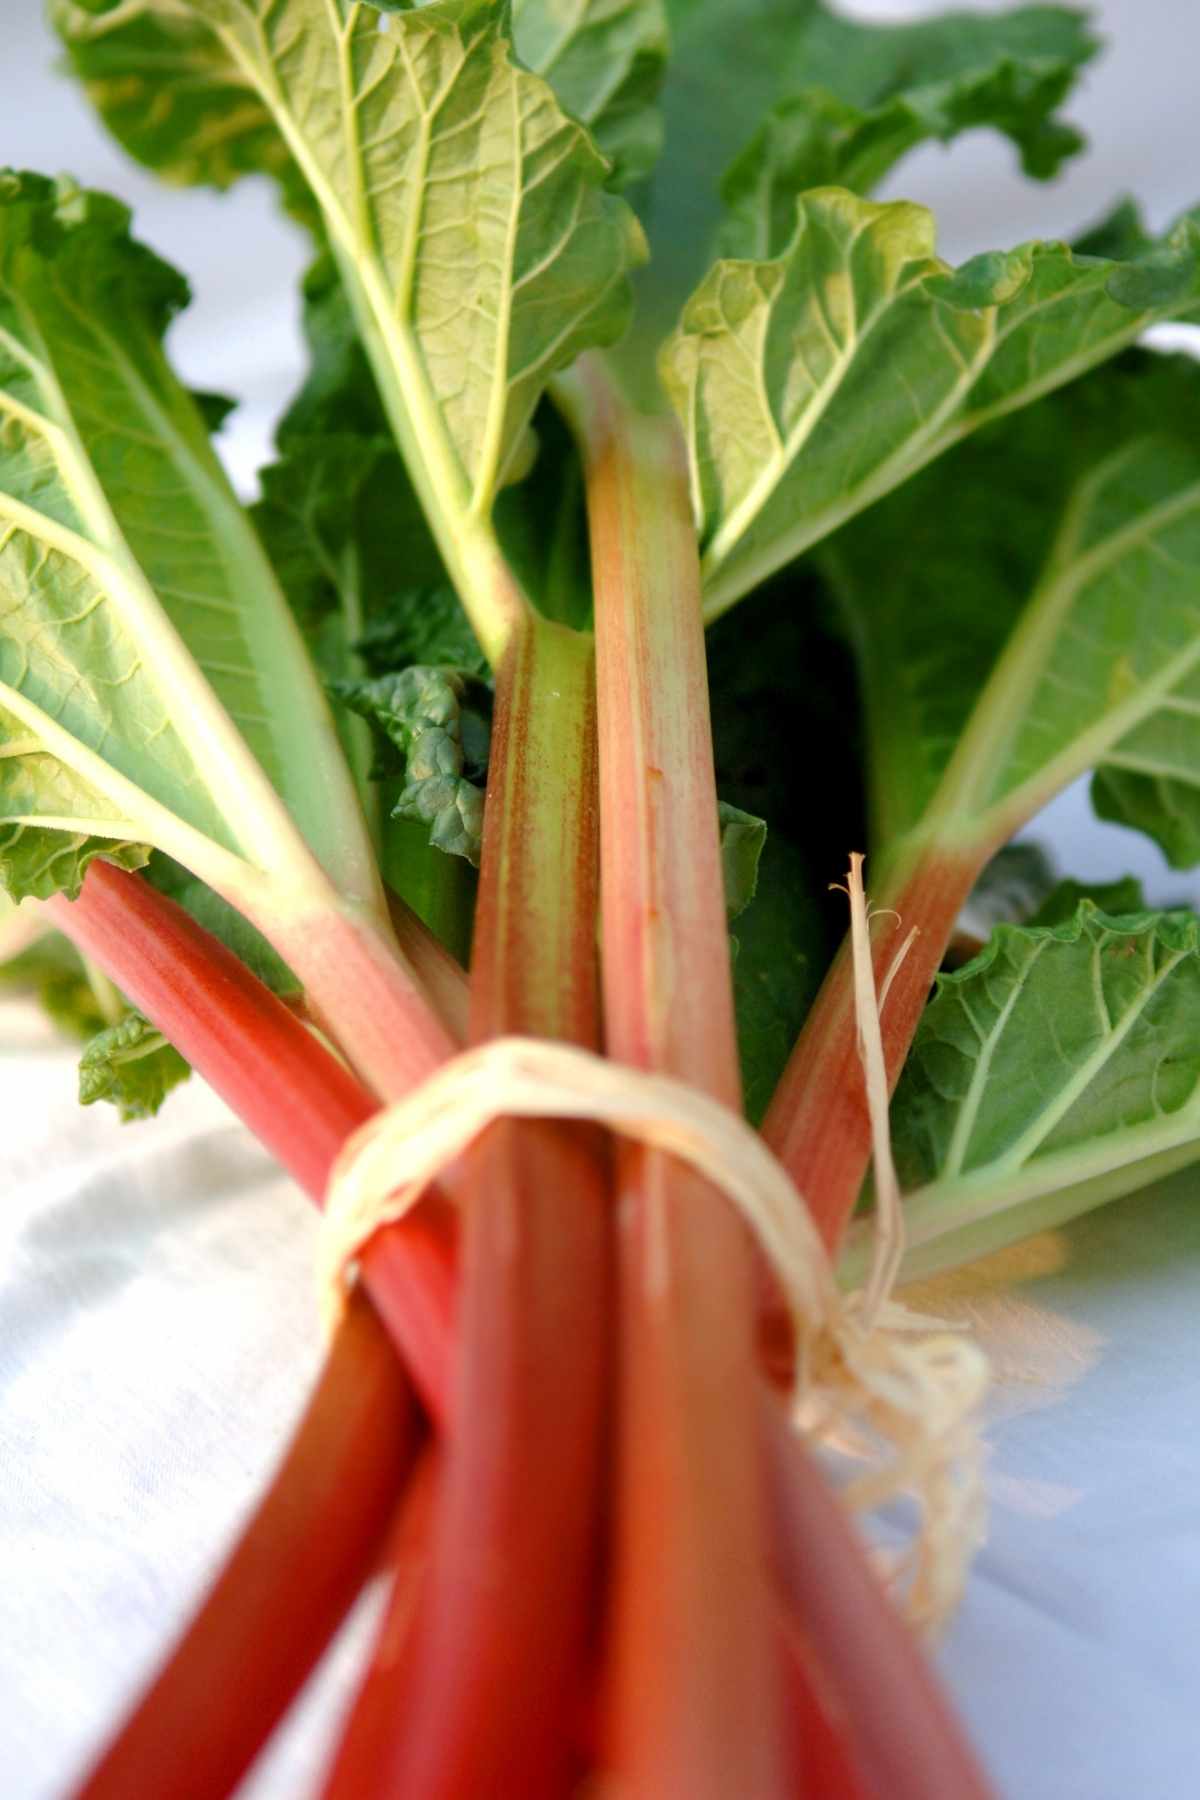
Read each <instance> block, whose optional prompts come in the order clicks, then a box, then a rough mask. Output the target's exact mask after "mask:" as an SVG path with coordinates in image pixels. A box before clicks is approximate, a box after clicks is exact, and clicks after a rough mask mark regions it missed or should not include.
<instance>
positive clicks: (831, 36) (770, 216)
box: [717, 7, 1098, 257]
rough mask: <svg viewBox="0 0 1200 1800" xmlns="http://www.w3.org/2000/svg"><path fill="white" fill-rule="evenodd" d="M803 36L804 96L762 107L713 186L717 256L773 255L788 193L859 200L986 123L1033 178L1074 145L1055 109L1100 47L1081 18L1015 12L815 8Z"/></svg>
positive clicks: (785, 226) (787, 220) (1055, 166)
mask: <svg viewBox="0 0 1200 1800" xmlns="http://www.w3.org/2000/svg"><path fill="white" fill-rule="evenodd" d="M803 39H804V53H803V72H802V82H803V91H802V92H797V93H795V94H791V95H789V96H788V98H786V99H784V100H782V101H781V102H780V103H779V104H778V105H777V106H775V107H773V108H772V110H771V111H770V112H769V113H768V114H767V117H766V119H765V120H764V122H763V124H762V126H761V127H760V129H759V131H758V132H757V133H756V135H755V136H754V137H753V138H752V139H751V141H750V143H749V144H748V145H747V146H746V148H745V149H744V150H743V151H742V153H741V154H740V155H739V156H738V157H737V158H736V159H735V161H734V162H733V163H732V164H731V165H730V168H729V170H728V173H727V174H726V177H725V180H724V182H723V184H722V189H721V197H722V199H723V201H724V204H725V214H724V217H723V219H722V222H721V226H720V230H719V233H718V240H717V241H718V247H719V249H720V251H721V253H722V254H723V255H725V256H754V257H767V256H775V255H778V254H779V253H780V251H782V250H783V249H784V248H785V247H786V245H787V242H788V240H789V239H790V237H791V235H792V230H793V228H794V224H795V201H796V195H797V194H799V193H801V192H803V190H804V189H805V188H812V187H832V186H837V187H845V188H851V189H853V190H854V192H855V193H859V194H867V193H869V192H870V191H871V189H872V188H874V187H875V186H876V185H877V184H878V183H879V182H880V181H881V180H882V179H883V177H884V176H885V175H886V174H887V173H888V172H889V171H890V170H891V169H892V168H893V167H894V166H895V164H896V163H897V162H899V161H900V159H901V158H902V157H903V156H904V155H906V154H907V152H908V151H909V150H912V149H914V148H915V147H916V146H917V145H918V144H921V143H927V142H929V141H930V140H931V139H932V140H937V141H938V142H941V143H948V142H949V141H950V140H951V139H952V138H955V137H957V136H958V135H959V134H960V133H961V132H964V131H971V130H974V129H977V128H978V127H981V126H990V127H992V128H994V129H995V130H997V131H1000V132H1003V133H1004V134H1005V135H1006V136H1007V137H1009V138H1010V139H1011V140H1012V142H1013V144H1014V146H1015V147H1016V149H1017V150H1018V151H1019V153H1020V157H1021V164H1022V167H1023V168H1024V171H1025V173H1026V174H1027V175H1031V176H1033V177H1035V178H1037V179H1039V180H1047V179H1048V178H1049V177H1050V176H1052V175H1055V174H1057V172H1058V170H1059V168H1060V167H1061V165H1062V163H1063V162H1064V161H1065V160H1066V158H1067V157H1070V156H1074V155H1075V154H1076V153H1077V152H1078V151H1079V150H1080V149H1082V147H1083V139H1082V138H1081V136H1080V135H1079V133H1078V132H1077V131H1076V130H1075V129H1074V128H1073V127H1072V126H1070V125H1067V124H1064V123H1063V122H1062V121H1061V120H1059V119H1058V118H1056V117H1055V116H1054V115H1055V111H1056V109H1057V107H1058V106H1059V105H1060V104H1061V102H1062V101H1063V99H1064V98H1065V97H1066V95H1067V94H1068V92H1069V91H1070V89H1071V87H1072V86H1073V84H1074V82H1075V80H1076V78H1077V76H1078V74H1079V71H1080V70H1081V68H1082V67H1083V66H1084V65H1085V64H1086V63H1087V62H1088V61H1089V60H1090V58H1091V57H1092V56H1093V55H1094V54H1095V52H1096V50H1097V48H1098V44H1097V41H1096V39H1095V38H1094V37H1092V36H1091V35H1090V33H1089V31H1088V29H1087V22H1086V17H1085V15H1084V14H1083V13H1077V12H1074V11H1068V10H1067V9H1066V8H1050V7H1025V8H1022V9H1020V10H1018V11H1015V12H1004V13H999V14H996V15H995V16H993V17H990V18H972V17H969V16H964V15H962V14H957V15H956V14H950V15H948V16H945V17H943V18H940V19H932V20H928V21H922V22H921V23H920V24H913V25H900V26H895V25H890V26H889V25H866V24H860V23H857V22H853V21H851V20H846V19H836V18H833V17H832V16H830V15H829V14H827V13H824V12H823V11H818V12H817V13H816V14H815V16H813V17H812V18H811V19H810V22H809V24H808V26H807V28H806V29H805V30H804V31H803Z"/></svg>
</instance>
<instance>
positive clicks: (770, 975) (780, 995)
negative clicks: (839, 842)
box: [733, 831, 825, 1125]
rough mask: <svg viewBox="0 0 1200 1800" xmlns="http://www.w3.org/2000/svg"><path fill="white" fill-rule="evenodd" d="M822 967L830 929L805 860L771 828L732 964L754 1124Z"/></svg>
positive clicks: (739, 926) (745, 1087)
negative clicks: (826, 929)
mask: <svg viewBox="0 0 1200 1800" xmlns="http://www.w3.org/2000/svg"><path fill="white" fill-rule="evenodd" d="M824 967H825V935H824V928H823V924H822V920H821V914H820V909H819V908H818V907H816V906H814V905H813V903H812V899H811V897H810V892H809V881H808V872H807V867H806V863H805V859H804V857H803V856H801V854H800V852H799V851H798V850H797V849H796V848H795V847H794V846H793V845H792V844H790V843H788V841H787V839H786V838H783V837H780V836H779V834H778V833H777V832H775V831H770V832H768V833H767V834H766V843H765V845H764V847H763V853H762V860H761V862H760V864H759V867H758V871H757V882H756V888H755V894H754V898H753V900H752V901H751V903H750V904H749V905H748V906H747V907H746V910H745V911H744V912H743V913H742V914H741V916H740V917H739V919H738V922H737V955H736V956H735V958H734V964H733V997H734V1006H735V1009H736V1014H737V1034H738V1056H739V1060H740V1062H741V1067H742V1088H743V1098H744V1102H745V1108H746V1116H747V1118H748V1119H749V1120H750V1121H751V1123H752V1124H755V1125H757V1124H758V1123H759V1122H760V1120H761V1119H762V1116H763V1114H764V1113H765V1112H766V1110H767V1107H768V1105H769V1104H770V1100H771V1096H772V1094H773V1093H774V1092H775V1087H776V1084H777V1083H778V1081H779V1077H780V1076H781V1075H782V1073H783V1070H784V1067H785V1065H786V1063H787V1060H788V1057H789V1055H790V1054H791V1050H792V1046H793V1044H794V1043H795V1041H796V1034H797V1032H798V1031H799V1030H800V1027H801V1025H803V1023H804V1019H805V1015H806V1014H807V1012H808V1009H809V1007H810V1006H811V1004H812V1001H813V998H814V996H815V994H816V991H817V987H818V986H819V984H820V980H821V976H822V974H823V973H824Z"/></svg>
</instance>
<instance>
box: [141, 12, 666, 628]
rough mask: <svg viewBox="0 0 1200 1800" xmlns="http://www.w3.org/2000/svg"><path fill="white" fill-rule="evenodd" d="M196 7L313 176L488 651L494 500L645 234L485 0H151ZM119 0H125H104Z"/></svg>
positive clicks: (618, 310)
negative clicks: (395, 4) (554, 378)
mask: <svg viewBox="0 0 1200 1800" xmlns="http://www.w3.org/2000/svg"><path fill="white" fill-rule="evenodd" d="M164 4H165V5H166V10H167V11H168V12H169V13H170V14H171V15H172V16H174V15H182V16H185V17H187V18H188V19H191V20H195V21H199V22H201V23H203V24H206V25H207V26H209V27H210V28H211V30H212V31H213V32H214V33H215V34H216V36H217V37H218V38H219V40H220V41H221V43H222V45H223V46H224V49H225V52H226V54H227V56H228V57H229V59H230V60H231V62H232V63H233V64H234V65H236V67H237V69H238V70H239V72H240V75H241V78H242V79H243V80H244V81H245V82H246V83H247V84H248V86H249V87H250V88H251V89H252V90H253V91H254V93H255V94H256V95H257V96H258V97H259V99H260V100H261V102H262V103H263V104H264V105H265V106H266V107H267V108H268V109H269V111H270V112H271V114H272V116H273V118H274V119H275V121H276V124H277V127H278V129H279V131H280V133H281V135H282V136H283V137H284V138H285V139H286V141H287V143H288V145H289V147H290V150H291V153H292V155H293V157H294V159H295V161H296V163H297V166H298V167H299V168H300V170H301V172H302V173H303V175H304V178H305V180H306V181H307V182H308V183H309V185H310V187H311V188H312V191H313V193H314V195H315V196H316V198H317V200H318V202H319V204H320V207H321V211H322V215H323V219H324V224H325V228H326V231H327V233H328V237H329V241H330V244H331V247H332V248H333V251H334V254H335V256H336V258H337V260H338V264H339V267H340V269H341V272H342V277H343V280H344V281H345V284H346V288H347V292H348V293H349V295H350V297H351V300H352V303H353V307H354V312H355V316H356V319H357V320H358V324H359V327H360V329H361V331H362V332H363V335H364V339H365V342H366V344H367V348H368V351H369V354H370V357H371V361H372V366H373V367H374V370H375V373H376V376H377V378H378V380H379V383H380V389H381V392H382V394H383V398H384V402H385V405H386V407H387V411H388V416H389V419H390V421H391V424H392V428H393V430H394V431H395V433H396V435H397V437H398V440H399V443H400V446H401V449H402V451H403V453H404V458H405V462H406V464H407V466H408V468H409V471H410V474H411V476H412V479H413V481H414V484H415V486H416V487H417V490H418V492H419V493H420V496H421V500H422V505H423V506H424V509H425V512H426V514H427V516H428V517H429V519H430V522H431V524H432V526H433V529H434V533H435V536H436V538H437V541H438V544H439V548H440V550H441V554H442V556H443V559H444V560H445V563H446V566H447V568H448V570H449V571H450V573H451V575H452V577H453V579H454V581H455V585H456V586H457V587H458V589H459V591H460V593H461V594H462V596H463V599H464V602H465V603H467V604H468V606H469V607H470V609H471V610H472V612H473V616H474V618H475V622H476V627H477V629H478V630H479V633H480V636H481V639H484V640H485V642H486V647H487V648H488V650H489V654H498V653H499V649H500V646H501V643H502V641H503V639H504V637H505V635H506V631H507V627H508V624H509V623H510V622H511V612H510V606H511V601H510V599H508V598H505V597H504V596H502V595H500V593H499V589H498V586H497V581H498V575H497V562H498V553H497V550H496V546H495V542H494V538H493V536H492V534H491V532H490V529H489V528H488V526H487V518H488V514H489V512H490V508H491V505H492V502H493V500H494V499H495V496H496V494H497V492H498V491H499V490H500V488H501V486H502V485H503V482H504V480H505V479H506V474H507V472H508V470H509V468H510V466H511V465H512V463H513V460H514V458H515V457H516V456H517V455H518V453H519V451H520V449H521V446H522V442H523V440H524V437H525V433H526V430H527V428H528V425H529V421H530V418H531V417H532V414H533V410H534V407H535V405H536V403H537V400H538V398H539V396H540V394H541V392H542V390H543V389H544V387H545V385H546V382H547V381H548V380H549V378H550V376H551V375H552V374H553V373H554V371H555V370H556V369H559V368H562V367H564V366H565V365H566V364H567V363H569V362H571V361H572V360H573V358H574V357H575V356H576V355H577V354H578V353H579V352H580V351H581V350H583V349H585V348H587V347H588V346H591V345H596V344H604V343H609V342H611V341H612V340H613V339H614V338H616V337H618V336H619V335H620V333H621V332H622V331H623V329H624V327H625V324H626V321H627V319H628V315H629V308H630V293H629V283H628V271H629V269H630V268H631V267H632V266H633V265H634V264H635V263H636V262H637V261H638V260H639V259H640V258H641V256H642V254H643V247H642V241H641V236H640V232H639V229H638V226H637V222H636V220H635V219H634V217H633V214H632V213H631V212H630V211H629V209H628V208H627V207H626V206H624V204H623V202H621V201H619V200H617V199H615V198H614V197H613V196H611V195H609V194H606V193H605V192H604V182H605V179H606V176H607V173H608V165H607V163H606V161H605V159H604V158H603V156H601V155H600V153H599V152H598V151H597V149H596V148H595V145H594V144H593V143H592V141H591V139H590V138H589V136H588V134H587V132H586V131H585V130H584V128H583V127H582V126H580V125H579V124H577V123H576V122H575V121H574V120H572V119H571V118H569V117H568V116H567V115H566V114H565V113H564V112H563V110H562V108H561V107H560V106H559V104H558V102H557V101H556V100H555V98H554V94H553V91H552V89H551V88H550V87H548V86H547V85H546V83H545V82H543V81H542V80H541V79H540V78H539V77H537V76H535V75H533V74H530V73H528V72H527V71H525V70H523V69H522V68H520V67H519V66H518V65H517V64H515V63H514V62H513V60H512V58H511V56H510V54H509V46H508V44H507V43H506V41H505V38H504V35H503V31H504V27H505V23H506V19H507V13H508V9H507V8H506V7H502V6H496V5H495V4H493V3H492V0H436V4H432V5H427V6H422V7H420V8H418V9H416V10H414V11H407V10H406V11H403V12H395V13H392V14H391V15H390V16H389V18H388V20H387V26H388V29H387V30H386V31H381V30H380V28H379V26H380V20H379V15H378V13H377V12H376V11H375V10H374V9H373V8H371V7H369V6H361V5H351V4H349V0H281V3H279V0H272V3H270V4H267V3H266V0H164ZM114 16H119V15H114Z"/></svg>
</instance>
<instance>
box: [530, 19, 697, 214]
mask: <svg viewBox="0 0 1200 1800" xmlns="http://www.w3.org/2000/svg"><path fill="white" fill-rule="evenodd" d="M512 22H513V39H514V42H515V44H516V48H517V54H518V56H519V57H520V59H521V61H522V62H523V63H524V64H525V66H526V68H528V69H532V70H533V71H534V73H535V74H537V75H541V76H542V77H543V78H544V79H545V80H547V81H548V82H549V83H550V84H551V86H552V87H553V89H554V91H555V93H556V94H557V95H558V98H559V99H560V100H561V102H562V104H563V106H564V107H565V108H566V110H567V111H568V112H569V113H573V114H574V116H575V118H577V119H580V120H582V122H583V123H584V124H585V125H586V126H587V127H588V129H589V130H590V131H591V134H592V136H593V137H594V138H595V140H596V143H597V144H598V145H599V147H600V149H601V150H602V151H603V152H604V154H605V156H607V157H608V159H609V161H610V162H611V163H612V173H611V174H610V176H609V182H608V184H609V186H610V187H613V188H623V187H628V186H629V185H630V183H631V182H634V181H638V180H640V178H641V177H642V176H644V175H646V174H648V173H649V171H650V169H651V168H652V167H653V165H654V162H655V159H656V158H657V156H658V153H659V150H660V148H661V146H662V119H661V117H660V115H659V112H658V108H657V106H656V104H655V102H656V100H657V97H658V91H659V88H660V87H661V86H662V80H663V75H664V73H665V71H666V62H667V20H666V11H665V8H664V7H663V5H662V3H661V0H513V9H512Z"/></svg>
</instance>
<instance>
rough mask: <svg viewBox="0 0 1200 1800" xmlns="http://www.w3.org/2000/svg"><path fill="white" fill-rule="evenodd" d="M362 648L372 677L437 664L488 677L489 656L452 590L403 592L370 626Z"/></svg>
mask: <svg viewBox="0 0 1200 1800" xmlns="http://www.w3.org/2000/svg"><path fill="white" fill-rule="evenodd" d="M357 648H358V650H359V652H360V654H361V656H362V660H363V662H364V663H365V665H366V668H367V672H368V673H369V674H371V675H391V674H394V673H395V671H396V670H397V669H402V668H405V667H407V665H408V664H410V663H432V664H437V665H440V666H441V667H443V668H449V669H457V670H459V671H460V672H461V673H462V674H464V675H474V676H477V677H478V679H479V680H481V681H484V680H486V679H487V658H486V657H485V656H484V654H483V651H482V650H481V649H480V648H479V640H478V638H477V637H476V636H475V634H474V632H473V631H472V630H471V627H470V624H469V622H468V620H467V616H466V614H465V613H464V612H463V609H462V607H461V606H460V605H459V603H458V599H457V596H456V595H455V593H454V591H453V589H452V588H448V587H428V588H405V589H403V590H402V592H400V593H398V594H397V595H396V596H395V598H394V599H392V600H390V601H389V602H388V604H387V605H386V607H384V608H382V609H381V611H380V612H379V614H378V615H377V617H375V618H374V619H373V620H372V622H371V623H370V624H369V625H368V626H367V628H366V630H365V631H364V632H363V635H362V637H361V638H360V639H359V640H358V644H357Z"/></svg>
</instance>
